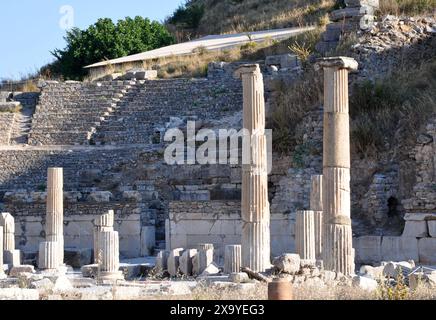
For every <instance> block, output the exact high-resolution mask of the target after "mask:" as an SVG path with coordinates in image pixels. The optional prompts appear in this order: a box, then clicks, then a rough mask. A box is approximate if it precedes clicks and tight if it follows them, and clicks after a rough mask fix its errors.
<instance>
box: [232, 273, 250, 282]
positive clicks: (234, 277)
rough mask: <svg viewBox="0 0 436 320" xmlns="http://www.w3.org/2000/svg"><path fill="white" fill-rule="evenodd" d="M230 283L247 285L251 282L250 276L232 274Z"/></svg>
mask: <svg viewBox="0 0 436 320" xmlns="http://www.w3.org/2000/svg"><path fill="white" fill-rule="evenodd" d="M229 279H230V281H231V282H233V283H247V282H249V281H250V278H249V277H248V274H246V273H245V272H235V273H232V274H230V278H229Z"/></svg>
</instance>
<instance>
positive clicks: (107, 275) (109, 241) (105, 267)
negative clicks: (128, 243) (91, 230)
mask: <svg viewBox="0 0 436 320" xmlns="http://www.w3.org/2000/svg"><path fill="white" fill-rule="evenodd" d="M98 246H99V248H101V261H100V271H101V279H103V280H115V279H123V273H122V272H121V271H119V269H120V253H119V237H118V232H117V231H101V232H100V233H99V237H98Z"/></svg>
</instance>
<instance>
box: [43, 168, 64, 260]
mask: <svg viewBox="0 0 436 320" xmlns="http://www.w3.org/2000/svg"><path fill="white" fill-rule="evenodd" d="M63 185H64V178H63V169H62V168H49V169H48V174H47V215H46V230H45V234H46V236H45V239H46V241H47V242H55V243H57V244H58V250H59V253H58V259H59V266H62V265H63V264H64V191H63Z"/></svg>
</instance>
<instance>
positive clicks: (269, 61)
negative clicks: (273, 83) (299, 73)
mask: <svg viewBox="0 0 436 320" xmlns="http://www.w3.org/2000/svg"><path fill="white" fill-rule="evenodd" d="M265 65H266V66H268V67H269V66H280V68H282V69H294V68H297V67H298V66H299V63H298V57H297V56H296V55H293V54H282V55H275V56H268V57H266V58H265Z"/></svg>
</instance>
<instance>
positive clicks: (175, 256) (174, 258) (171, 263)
mask: <svg viewBox="0 0 436 320" xmlns="http://www.w3.org/2000/svg"><path fill="white" fill-rule="evenodd" d="M183 251H184V249H182V248H178V249H174V250H171V251H170V254H169V256H168V273H169V274H170V275H171V276H172V277H176V276H177V275H178V274H179V269H180V257H181V255H182V254H183Z"/></svg>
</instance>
